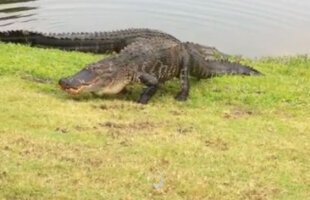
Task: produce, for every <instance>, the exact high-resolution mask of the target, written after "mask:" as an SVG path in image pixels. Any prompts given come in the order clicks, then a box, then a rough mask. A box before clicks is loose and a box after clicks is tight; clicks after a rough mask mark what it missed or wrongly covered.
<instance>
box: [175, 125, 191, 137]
mask: <svg viewBox="0 0 310 200" xmlns="http://www.w3.org/2000/svg"><path fill="white" fill-rule="evenodd" d="M193 130H194V127H192V126H190V127H183V126H181V125H180V126H179V128H178V129H177V131H178V133H179V134H180V135H185V134H187V133H191V132H193Z"/></svg>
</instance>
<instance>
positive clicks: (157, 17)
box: [0, 0, 310, 57]
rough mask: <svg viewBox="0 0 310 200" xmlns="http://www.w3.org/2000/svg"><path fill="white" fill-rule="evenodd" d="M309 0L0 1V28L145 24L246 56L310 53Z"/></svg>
mask: <svg viewBox="0 0 310 200" xmlns="http://www.w3.org/2000/svg"><path fill="white" fill-rule="evenodd" d="M309 10H310V1H309V0H298V1H294V0H273V1H270V0H259V1H258V0H178V1H173V0H130V1H129V0H87V1H85V0H65V1H63V0H0V29H1V30H8V29H27V30H38V31H45V32H47V31H52V32H67V31H100V30H101V31H104V30H115V29H123V28H129V27H141V28H142V27H149V28H155V29H160V30H163V31H166V32H168V33H171V34H173V35H175V36H176V37H178V38H179V39H181V40H186V41H194V42H199V43H201V44H205V45H212V46H216V47H218V48H219V49H221V50H222V51H224V52H227V53H233V54H243V55H246V56H252V57H254V56H262V55H283V54H295V53H310V37H309V36H308V35H309V33H310V12H309Z"/></svg>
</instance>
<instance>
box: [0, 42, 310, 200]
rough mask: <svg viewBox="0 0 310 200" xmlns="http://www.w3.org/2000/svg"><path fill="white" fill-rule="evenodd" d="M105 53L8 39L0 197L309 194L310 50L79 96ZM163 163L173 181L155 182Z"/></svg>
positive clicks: (0, 81) (2, 55) (1, 57)
mask: <svg viewBox="0 0 310 200" xmlns="http://www.w3.org/2000/svg"><path fill="white" fill-rule="evenodd" d="M103 57H104V56H102V55H101V56H98V55H96V56H95V55H90V54H82V53H69V52H62V51H58V50H44V49H36V48H30V47H27V46H20V45H11V44H10V45H7V44H0V199H122V200H130V199H132V200H136V199H169V200H174V199H189V200H195V199H196V200H198V199H219V200H226V199H227V200H228V199H231V200H237V199H249V200H260V199H262V200H263V199H283V200H284V199H292V200H303V199H305V200H306V199H309V198H310V173H309V172H310V161H309V158H310V156H309V152H310V125H309V122H310V58H308V57H306V56H298V57H285V58H264V59H258V60H243V61H242V62H243V63H246V64H248V65H250V66H253V67H254V68H256V69H258V70H260V71H262V72H263V73H264V74H265V75H266V76H265V77H240V76H227V77H218V78H213V79H210V80H202V81H196V80H194V79H193V80H192V81H191V93H190V98H189V100H188V101H187V102H185V103H178V102H176V101H174V99H173V96H174V95H175V94H176V92H177V91H178V81H171V82H169V83H167V84H166V85H165V87H163V88H162V89H160V91H159V93H158V94H157V95H156V96H155V98H153V99H152V100H151V102H150V104H148V105H147V106H141V105H138V104H136V103H135V102H134V101H135V100H136V99H137V97H138V96H139V92H140V89H141V87H140V86H134V87H132V88H130V89H131V91H132V92H131V93H130V94H126V95H116V96H112V97H104V98H98V97H91V96H87V95H86V96H83V97H79V98H73V97H70V96H69V95H68V94H66V93H64V92H63V91H61V90H60V89H59V88H58V86H57V80H58V79H59V78H60V77H63V76H67V75H71V74H73V73H74V72H76V71H78V70H79V69H80V68H82V67H83V66H85V65H86V64H88V63H91V62H94V61H96V60H98V59H100V58H103ZM160 175H162V176H163V178H164V179H165V181H164V183H163V186H162V187H160V188H158V189H156V188H154V184H158V183H159V182H160V179H161V177H160Z"/></svg>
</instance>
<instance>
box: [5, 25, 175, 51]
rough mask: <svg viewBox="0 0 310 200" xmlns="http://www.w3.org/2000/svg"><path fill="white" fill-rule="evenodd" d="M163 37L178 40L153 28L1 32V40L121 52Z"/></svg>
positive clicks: (72, 49)
mask: <svg viewBox="0 0 310 200" xmlns="http://www.w3.org/2000/svg"><path fill="white" fill-rule="evenodd" d="M152 37H161V38H167V39H171V40H174V41H178V40H177V39H176V38H174V37H173V36H171V35H169V34H166V33H163V32H160V31H157V30H152V29H125V30H119V31H110V32H92V33H57V34H55V33H51V34H47V33H40V32H32V31H22V30H17V31H6V32H0V41H2V42H12V43H22V44H29V45H31V46H38V47H48V48H57V49H61V50H67V51H82V52H91V53H110V52H113V51H115V52H120V50H121V49H123V48H124V47H125V46H127V45H129V44H131V43H133V42H135V41H137V40H139V39H141V38H152Z"/></svg>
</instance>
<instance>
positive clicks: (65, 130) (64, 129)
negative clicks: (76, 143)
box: [55, 127, 69, 134]
mask: <svg viewBox="0 0 310 200" xmlns="http://www.w3.org/2000/svg"><path fill="white" fill-rule="evenodd" d="M55 131H56V132H57V133H61V134H66V133H68V132H69V131H68V129H66V128H61V127H57V128H56V129H55Z"/></svg>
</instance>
